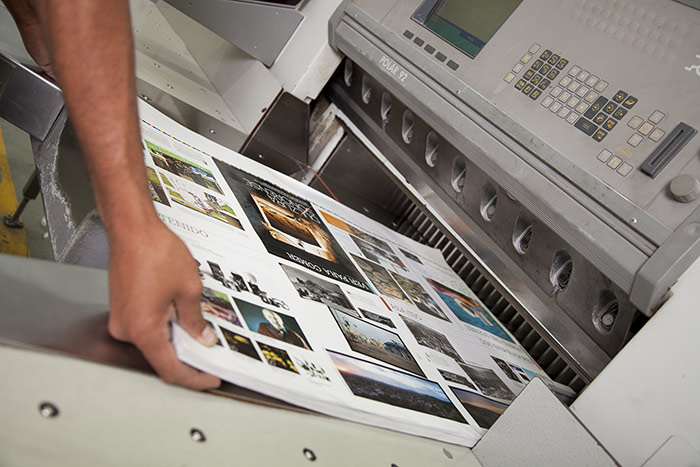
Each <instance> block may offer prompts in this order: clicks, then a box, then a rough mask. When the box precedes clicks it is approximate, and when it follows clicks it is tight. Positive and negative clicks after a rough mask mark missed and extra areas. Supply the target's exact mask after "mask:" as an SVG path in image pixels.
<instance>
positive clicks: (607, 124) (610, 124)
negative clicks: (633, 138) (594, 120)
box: [603, 118, 617, 131]
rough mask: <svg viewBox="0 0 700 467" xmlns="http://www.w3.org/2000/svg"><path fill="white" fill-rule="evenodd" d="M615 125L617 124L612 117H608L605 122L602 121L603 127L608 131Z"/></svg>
mask: <svg viewBox="0 0 700 467" xmlns="http://www.w3.org/2000/svg"><path fill="white" fill-rule="evenodd" d="M615 125H617V120H615V119H614V118H609V119H607V120H606V121H605V123H603V128H605V129H606V130H608V131H610V130H612V129H613V128H615Z"/></svg>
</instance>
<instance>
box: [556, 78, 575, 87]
mask: <svg viewBox="0 0 700 467" xmlns="http://www.w3.org/2000/svg"><path fill="white" fill-rule="evenodd" d="M572 81H573V79H571V77H570V76H564V77H563V78H562V79H561V80H560V81H559V84H561V85H562V86H564V87H567V86H568V85H569V84H571V82H572Z"/></svg>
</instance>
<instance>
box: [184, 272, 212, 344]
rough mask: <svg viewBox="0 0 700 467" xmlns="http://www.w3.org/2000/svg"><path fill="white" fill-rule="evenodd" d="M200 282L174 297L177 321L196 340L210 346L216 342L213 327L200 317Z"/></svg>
mask: <svg viewBox="0 0 700 467" xmlns="http://www.w3.org/2000/svg"><path fill="white" fill-rule="evenodd" d="M201 293H202V284H201V282H199V284H198V286H197V287H192V288H191V290H187V291H186V292H182V293H180V294H179V295H178V296H177V297H176V298H175V309H176V313H177V321H178V323H179V324H180V326H182V328H183V329H184V330H185V331H187V333H188V334H189V335H190V336H192V337H194V338H195V339H197V341H198V342H199V343H200V344H202V345H206V346H207V347H211V346H213V345H214V344H216V343H217V342H218V340H219V339H218V338H217V337H216V333H214V329H212V327H211V326H210V325H209V323H207V322H206V320H205V319H204V318H202V309H201V305H200V303H201Z"/></svg>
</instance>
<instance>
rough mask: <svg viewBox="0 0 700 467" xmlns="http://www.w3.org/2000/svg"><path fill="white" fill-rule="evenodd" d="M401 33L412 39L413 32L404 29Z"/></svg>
mask: <svg viewBox="0 0 700 467" xmlns="http://www.w3.org/2000/svg"><path fill="white" fill-rule="evenodd" d="M403 35H404V36H406V37H407V38H409V39H413V33H412V32H411V31H409V30H408V29H406V30H405V31H404V32H403Z"/></svg>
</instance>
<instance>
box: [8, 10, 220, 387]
mask: <svg viewBox="0 0 700 467" xmlns="http://www.w3.org/2000/svg"><path fill="white" fill-rule="evenodd" d="M6 2H7V3H12V4H14V5H15V6H14V7H13V8H14V10H15V11H20V12H24V13H26V11H27V10H24V9H22V8H23V7H20V6H19V4H20V3H24V4H25V5H24V6H25V7H29V8H30V10H31V11H33V12H35V14H36V17H37V18H38V23H39V24H40V26H41V32H42V34H43V40H44V41H45V44H46V45H47V47H46V50H48V52H49V55H50V58H51V62H52V63H53V66H54V68H53V69H54V71H55V74H56V77H57V79H58V82H59V85H60V86H61V89H62V90H63V94H64V97H65V101H66V106H67V108H68V111H69V113H70V115H71V119H72V122H73V125H74V127H75V131H76V133H77V135H78V138H79V140H80V143H81V146H82V149H83V153H84V154H85V158H86V162H87V165H88V169H89V172H90V179H91V182H92V186H93V191H94V194H95V200H96V203H97V209H98V211H99V213H100V216H101V218H102V220H103V222H104V225H105V228H106V231H107V237H108V240H109V245H110V265H109V286H110V287H109V288H110V307H111V310H110V318H109V332H110V333H111V334H112V336H114V337H115V338H116V339H119V340H123V341H128V342H132V343H133V344H134V345H136V347H138V348H139V350H141V352H142V353H143V354H144V356H145V357H146V359H147V360H148V361H149V363H150V364H151V366H153V368H154V369H155V370H156V372H158V374H159V375H160V376H161V378H163V380H164V381H166V382H172V383H177V384H180V385H183V386H187V387H191V388H194V389H206V388H211V387H215V386H217V385H218V384H219V380H218V379H217V378H215V377H214V376H211V375H207V374H204V373H201V372H199V371H197V370H195V369H193V368H191V367H189V366H187V365H185V364H183V363H182V362H180V361H179V360H178V359H177V356H176V354H175V350H174V348H173V346H172V344H171V343H170V324H169V322H170V318H171V317H172V316H173V314H175V313H176V314H177V317H178V322H179V323H180V324H181V325H182V326H183V328H185V330H187V332H189V333H190V334H191V335H192V336H193V337H195V338H196V339H197V340H198V341H200V342H201V343H203V344H205V345H213V344H214V343H215V342H216V336H215V335H214V333H213V331H212V329H211V327H209V326H208V325H207V324H206V321H204V319H203V318H202V316H201V312H200V307H199V303H200V294H201V290H202V284H201V281H200V278H199V274H198V270H197V265H196V263H195V261H194V259H193V258H192V256H191V255H190V254H189V252H188V250H187V248H186V247H185V245H184V244H183V243H182V242H181V241H180V240H179V239H178V238H177V237H176V236H175V235H174V234H173V233H172V232H170V230H168V228H167V227H165V225H163V223H162V222H161V221H160V219H159V218H158V216H157V213H156V211H155V209H154V207H153V203H152V201H151V197H150V194H149V191H148V187H147V179H146V172H145V165H144V162H143V153H142V149H141V138H140V132H139V124H138V113H137V106H136V84H135V74H134V56H133V40H132V37H131V22H130V17H129V5H128V2H127V1H125V0H110V1H99V0H70V1H66V0H11V1H10V0H6Z"/></svg>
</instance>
